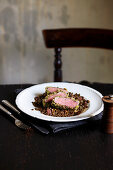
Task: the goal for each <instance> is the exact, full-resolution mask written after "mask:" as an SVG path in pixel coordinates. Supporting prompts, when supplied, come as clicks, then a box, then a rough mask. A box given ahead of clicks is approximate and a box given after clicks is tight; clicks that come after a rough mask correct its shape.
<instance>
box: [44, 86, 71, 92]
mask: <svg viewBox="0 0 113 170" xmlns="http://www.w3.org/2000/svg"><path fill="white" fill-rule="evenodd" d="M46 90H47V91H48V92H49V93H53V92H56V91H58V90H59V91H62V92H65V93H68V91H67V90H66V89H63V88H58V87H47V88H46Z"/></svg>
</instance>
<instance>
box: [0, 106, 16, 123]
mask: <svg viewBox="0 0 113 170" xmlns="http://www.w3.org/2000/svg"><path fill="white" fill-rule="evenodd" d="M0 109H1V110H2V111H4V112H5V113H7V114H8V115H9V116H11V117H12V118H13V119H14V120H16V119H17V118H16V117H15V116H13V115H12V113H11V112H9V111H8V110H7V109H6V108H5V107H3V106H2V105H0Z"/></svg>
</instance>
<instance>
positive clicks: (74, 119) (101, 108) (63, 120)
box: [15, 82, 104, 122]
mask: <svg viewBox="0 0 113 170" xmlns="http://www.w3.org/2000/svg"><path fill="white" fill-rule="evenodd" d="M58 83H59V84H62V83H63V84H73V85H79V86H81V87H85V88H87V89H90V90H91V91H93V92H95V93H96V94H97V95H99V97H101V98H102V97H103V95H102V94H101V93H100V92H99V91H97V90H95V89H93V88H91V87H88V86H85V85H81V84H79V83H72V82H47V83H39V84H35V85H32V86H30V87H27V88H25V89H24V90H22V91H21V92H20V93H19V94H18V95H17V96H16V99H15V103H16V106H17V107H18V108H19V110H20V111H22V112H23V113H25V114H26V115H28V116H30V117H32V118H36V119H39V120H44V121H49V122H50V121H51V122H73V121H79V120H85V119H89V118H91V117H90V115H89V116H79V117H75V116H73V117H72V119H66V120H65V118H67V117H53V116H48V115H45V116H47V117H46V119H45V118H43V117H42V118H41V117H36V116H35V115H34V116H33V115H29V114H27V113H26V112H25V111H23V110H21V109H20V107H19V106H18V99H19V97H20V95H21V94H22V93H23V92H24V91H26V90H28V89H30V88H34V87H35V86H38V85H45V84H58ZM103 108H104V104H103V102H102V105H101V107H100V109H98V110H97V111H96V112H95V113H93V114H92V115H93V116H92V117H94V116H96V115H98V114H100V113H101V112H102V111H103ZM74 117H75V118H74ZM62 118H63V119H62ZM51 119H53V120H51ZM54 119H55V120H54ZM61 119H62V120H61Z"/></svg>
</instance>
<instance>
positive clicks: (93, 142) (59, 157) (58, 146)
mask: <svg viewBox="0 0 113 170" xmlns="http://www.w3.org/2000/svg"><path fill="white" fill-rule="evenodd" d="M86 85H89V86H91V87H93V88H95V89H97V90H98V91H100V92H101V93H102V94H103V95H106V94H112V93H113V85H112V84H99V83H93V84H87V83H86ZM29 86H31V85H0V100H2V99H8V100H9V101H10V102H14V101H15V97H16V95H15V93H14V91H15V89H17V88H26V87H29ZM7 169H8V170H10V169H11V170H18V169H20V170H35V169H38V170H42V169H46V170H58V169H59V170H64V169H65V170H68V169H69V170H70V169H71V170H73V169H74V170H75V169H77V170H79V169H80V170H82V169H83V170H88V169H91V170H93V169H94V170H98V169H99V170H104V169H105V170H109V169H113V135H108V134H104V133H103V132H102V131H101V120H100V121H98V122H94V123H93V124H86V125H82V126H79V127H76V128H74V129H71V130H66V131H63V132H59V133H57V134H49V135H42V134H40V133H39V132H36V131H31V132H30V133H28V132H25V131H21V130H20V129H19V128H17V127H16V126H14V124H13V122H12V121H11V119H9V118H8V117H7V116H5V114H3V112H2V111H0V170H7Z"/></svg>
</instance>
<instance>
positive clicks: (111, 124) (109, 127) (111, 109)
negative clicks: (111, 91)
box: [102, 95, 113, 134]
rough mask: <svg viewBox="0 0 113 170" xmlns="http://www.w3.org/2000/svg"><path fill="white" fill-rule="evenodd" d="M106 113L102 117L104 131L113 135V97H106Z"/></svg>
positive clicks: (104, 98) (104, 99)
mask: <svg viewBox="0 0 113 170" xmlns="http://www.w3.org/2000/svg"><path fill="white" fill-rule="evenodd" d="M102 100H103V102H104V111H103V117H102V129H103V131H104V132H105V133H109V134H112V133H113V95H109V96H104V97H103V98H102Z"/></svg>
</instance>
